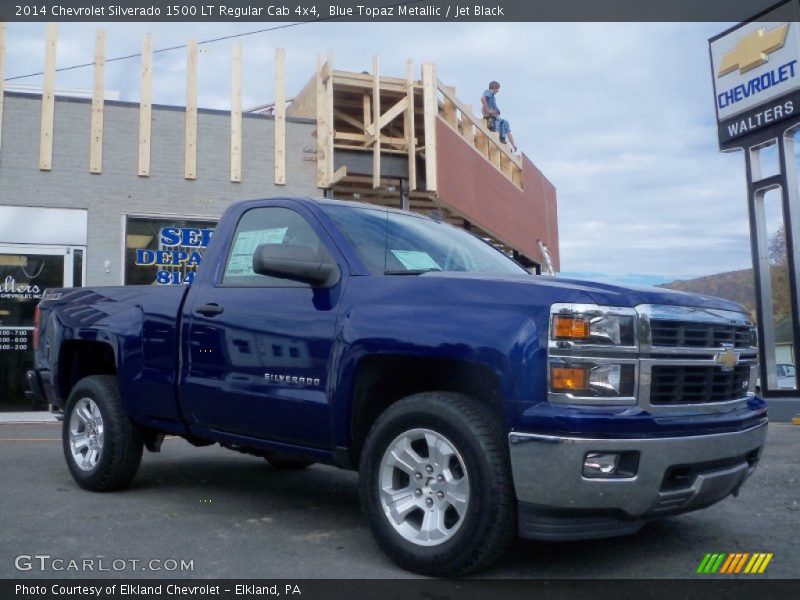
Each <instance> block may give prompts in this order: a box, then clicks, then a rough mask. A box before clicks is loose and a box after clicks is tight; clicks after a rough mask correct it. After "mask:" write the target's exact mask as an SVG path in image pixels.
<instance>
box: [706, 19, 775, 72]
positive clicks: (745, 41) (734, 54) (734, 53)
mask: <svg viewBox="0 0 800 600" xmlns="http://www.w3.org/2000/svg"><path fill="white" fill-rule="evenodd" d="M787 33H789V24H788V23H784V24H783V25H778V26H777V27H775V28H773V29H770V30H769V31H767V29H766V27H762V28H761V29H758V30H756V31H754V32H753V33H751V34H749V35H746V36H744V37H743V38H741V39H740V40H739V42H738V43H737V44H736V47H735V48H734V49H733V50H729V51H728V52H726V53H725V54H723V55H722V61H721V62H720V65H719V74H718V77H722V76H723V75H727V74H728V73H733V72H734V71H735V70H736V69H739V73H747V71H750V70H752V69H755V68H756V67H760V66H761V65H763V64H765V63H766V62H767V60H769V57H768V55H769V54H772V53H773V52H775V51H776V50H779V49H781V48H783V45H784V44H785V43H786V34H787Z"/></svg>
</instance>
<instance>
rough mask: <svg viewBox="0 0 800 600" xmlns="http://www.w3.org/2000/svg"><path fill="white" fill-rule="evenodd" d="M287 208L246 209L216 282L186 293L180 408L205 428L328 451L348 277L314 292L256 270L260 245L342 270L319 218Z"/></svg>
mask: <svg viewBox="0 0 800 600" xmlns="http://www.w3.org/2000/svg"><path fill="white" fill-rule="evenodd" d="M289 206H291V205H289ZM289 206H269V207H258V208H251V209H249V210H247V211H246V212H244V213H243V214H242V215H241V217H240V218H239V221H238V224H237V226H236V230H235V232H234V234H233V238H232V242H231V244H230V247H229V249H228V252H227V255H226V256H224V257H223V258H222V263H223V264H222V265H221V266H222V268H219V269H217V274H216V276H215V280H214V282H213V284H212V283H211V282H206V283H204V284H202V285H195V286H193V287H192V289H191V290H190V293H189V295H188V297H187V306H186V308H185V309H184V318H185V323H186V325H185V327H184V329H183V334H182V336H183V340H182V348H183V361H184V362H183V373H182V381H181V404H182V406H183V407H184V412H188V413H189V414H187V415H185V417H186V418H188V419H189V421H190V422H192V423H193V424H194V425H197V426H200V427H203V428H208V429H214V430H218V431H225V432H229V433H235V434H240V435H246V436H249V437H257V438H262V439H270V440H276V441H281V440H285V441H288V442H291V443H294V444H303V445H308V446H316V447H329V446H330V420H329V419H330V416H329V403H328V394H327V392H326V389H327V387H328V383H329V382H328V366H329V363H330V360H331V351H332V347H333V340H334V337H335V330H336V318H337V309H338V304H339V298H340V295H341V290H342V288H343V281H344V277H345V271H344V270H343V269H342V278H340V279H339V282H338V283H337V284H336V285H334V286H333V287H330V288H312V287H311V286H310V285H308V284H305V283H299V282H295V281H290V280H287V279H278V278H274V277H267V276H264V275H258V274H256V273H254V272H253V268H252V265H253V254H254V252H255V250H256V248H257V247H258V246H260V245H261V244H294V245H303V246H307V247H308V248H309V249H310V250H312V251H313V252H314V253H315V255H316V256H318V257H324V258H325V259H326V260H329V261H331V262H338V263H340V268H341V265H342V264H343V261H342V260H340V259H339V257H338V252H337V251H336V249H335V247H334V246H333V244H332V243H331V241H330V238H329V237H328V235H327V233H326V232H325V231H324V229H323V228H322V227H320V225H319V224H318V223H317V222H316V220H315V219H314V217H313V216H312V215H310V214H305V210H304V208H303V207H299V206H298V207H296V209H295V208H290V207H289ZM301 212H303V214H301Z"/></svg>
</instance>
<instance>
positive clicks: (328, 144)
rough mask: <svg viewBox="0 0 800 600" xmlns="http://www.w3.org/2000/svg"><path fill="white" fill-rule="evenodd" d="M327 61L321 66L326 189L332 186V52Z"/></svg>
mask: <svg viewBox="0 0 800 600" xmlns="http://www.w3.org/2000/svg"><path fill="white" fill-rule="evenodd" d="M327 58H328V60H327V61H326V62H325V65H323V69H322V75H323V77H324V78H325V118H326V119H327V120H328V135H327V136H326V137H325V159H326V164H325V172H326V173H327V174H328V187H330V186H331V185H333V184H332V183H331V182H332V180H333V175H334V173H333V131H334V129H333V50H332V49H331V50H328V56H327Z"/></svg>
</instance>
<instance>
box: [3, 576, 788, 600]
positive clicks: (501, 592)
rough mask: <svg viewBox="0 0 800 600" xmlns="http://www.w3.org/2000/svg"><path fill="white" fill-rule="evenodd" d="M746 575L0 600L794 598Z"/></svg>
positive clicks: (132, 585) (194, 589) (33, 588)
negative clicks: (686, 578) (682, 578)
mask: <svg viewBox="0 0 800 600" xmlns="http://www.w3.org/2000/svg"><path fill="white" fill-rule="evenodd" d="M755 577H758V576H754V575H742V576H727V577H725V576H721V575H717V576H715V577H714V578H713V579H712V578H710V577H708V576H698V578H697V579H689V580H681V579H670V580H657V579H650V580H646V579H642V580H618V579H602V580H598V579H575V580H566V579H556V580H552V579H550V580H548V579H534V580H508V579H500V580H498V579H494V580H493V579H481V580H477V579H466V580H444V579H411V580H352V579H350V580H346V579H344V580H331V579H315V580H297V581H293V580H269V581H258V580H247V581H235V580H230V579H223V580H213V579H197V580H139V581H136V580H113V579H105V580H104V579H98V580H81V579H73V580H46V579H45V580H27V581H26V580H5V581H0V598H3V600H88V599H92V598H94V599H98V600H167V599H169V600H256V599H258V600H272V599H273V598H281V599H282V600H291V599H297V600H349V599H351V598H352V599H365V600H366V599H372V598H379V599H380V600H395V599H396V600H413V599H414V598H425V599H428V600H429V599H431V598H436V599H440V600H451V599H452V600H473V599H474V600H516V599H520V600H523V599H524V600H531V599H547V600H551V599H553V600H556V599H560V598H564V599H569V600H581V599H583V598H587V599H589V598H591V599H595V598H598V597H603V598H604V599H605V600H617V599H620V600H622V599H625V600H627V599H629V598H637V599H641V600H645V599H649V598H664V599H668V600H675V599H676V598H680V599H681V600H701V599H706V598H711V597H723V598H725V599H726V600H735V599H738V598H755V597H756V596H759V597H763V598H796V597H797V596H798V592H800V582H798V581H797V580H788V579H784V580H765V579H760V580H757V579H754V578H755Z"/></svg>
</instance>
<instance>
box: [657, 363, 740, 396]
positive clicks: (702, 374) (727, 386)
mask: <svg viewBox="0 0 800 600" xmlns="http://www.w3.org/2000/svg"><path fill="white" fill-rule="evenodd" d="M749 379H750V366H749V365H739V366H736V367H734V368H733V369H732V370H730V371H726V370H723V368H722V367H718V366H696V367H695V366H692V367H687V366H673V365H653V368H652V371H651V383H650V404H653V405H658V404H703V403H706V402H725V401H727V400H735V399H737V398H741V397H742V396H744V395H745V394H746V393H747V387H748V384H749Z"/></svg>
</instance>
